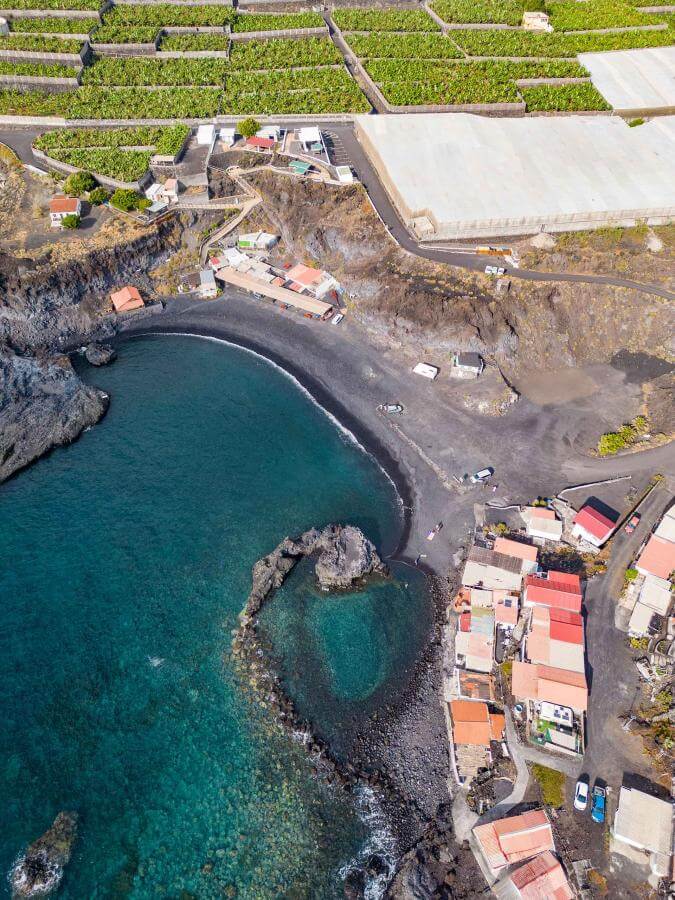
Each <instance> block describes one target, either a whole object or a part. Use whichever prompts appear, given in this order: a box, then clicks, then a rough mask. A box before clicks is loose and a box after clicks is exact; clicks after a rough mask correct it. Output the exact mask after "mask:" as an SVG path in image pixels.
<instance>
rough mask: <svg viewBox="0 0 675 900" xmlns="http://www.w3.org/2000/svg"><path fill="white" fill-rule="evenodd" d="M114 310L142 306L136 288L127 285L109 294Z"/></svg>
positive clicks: (121, 310) (141, 299)
mask: <svg viewBox="0 0 675 900" xmlns="http://www.w3.org/2000/svg"><path fill="white" fill-rule="evenodd" d="M110 299H111V300H112V305H113V308H114V309H115V312H129V311H130V310H132V309H140V308H141V307H142V306H143V298H142V297H141V295H140V294H139V292H138V288H135V287H134V286H133V285H127V286H126V287H123V288H121V289H120V290H119V291H114V292H113V293H112V294H111V295H110Z"/></svg>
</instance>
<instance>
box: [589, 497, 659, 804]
mask: <svg viewBox="0 0 675 900" xmlns="http://www.w3.org/2000/svg"><path fill="white" fill-rule="evenodd" d="M672 500H673V493H672V491H671V489H670V488H669V487H668V484H667V483H665V482H662V483H661V484H659V485H657V487H656V488H654V490H653V491H652V492H651V494H649V496H648V497H647V498H646V499H645V500H644V501H643V503H642V504H641V505H640V507H639V511H640V513H641V515H642V520H641V522H640V524H639V526H638V527H637V529H636V530H635V531H634V532H633V534H632V535H627V534H626V533H625V532H624V531H623V530H622V531H620V532H619V533H618V534H617V536H616V537H615V538H614V541H613V542H612V554H611V557H610V560H609V565H608V567H607V571H606V573H605V574H604V575H603V576H601V577H598V578H594V579H593V580H592V581H591V582H590V584H589V585H588V586H587V588H586V596H585V605H586V615H587V621H586V654H587V668H588V678H589V683H590V689H591V694H590V703H589V711H588V719H587V750H586V754H585V756H584V763H583V771H584V772H586V773H587V774H588V775H589V776H590V778H591V784H593V782H594V781H595V779H596V778H601V779H604V780H605V781H606V782H607V783H608V784H609V785H610V786H611V787H612V788H613V789H614V790H615V791H618V789H619V787H620V786H621V782H622V780H623V775H624V772H629V773H636V774H643V775H649V765H648V764H645V762H644V760H645V757H644V756H643V754H642V741H641V740H640V738H638V737H633V736H632V735H630V734H628V733H626V732H625V731H623V729H622V726H621V723H620V721H619V716H621V715H623V714H625V713H626V712H628V710H629V709H630V707H631V704H632V702H633V699H634V697H635V695H636V691H637V688H638V673H637V669H636V668H635V665H634V663H633V661H632V656H631V653H630V651H629V648H628V646H627V643H626V635H625V634H623V633H622V632H621V631H619V630H618V629H617V628H616V627H615V624H614V613H615V609H616V601H617V598H618V596H619V593H620V591H621V586H622V583H623V576H624V572H625V571H626V568H627V567H628V565H629V564H630V562H631V561H632V559H633V558H634V556H635V554H636V553H637V551H638V549H639V547H640V544H641V543H642V541H643V540H644V539H645V537H646V536H647V535H648V534H649V532H650V531H651V529H652V527H653V526H654V524H655V523H656V522H657V521H658V520H659V518H660V517H661V515H662V514H663V512H664V510H665V509H666V508H667V507H668V506H669V505H670V504H671V503H672Z"/></svg>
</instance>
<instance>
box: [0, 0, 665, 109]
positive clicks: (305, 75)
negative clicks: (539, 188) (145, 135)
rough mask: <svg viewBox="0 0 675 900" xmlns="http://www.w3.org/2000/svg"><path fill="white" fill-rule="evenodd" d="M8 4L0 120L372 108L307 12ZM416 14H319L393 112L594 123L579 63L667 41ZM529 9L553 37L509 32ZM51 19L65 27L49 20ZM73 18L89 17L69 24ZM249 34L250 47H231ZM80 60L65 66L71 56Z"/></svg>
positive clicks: (591, 1) (605, 10)
mask: <svg viewBox="0 0 675 900" xmlns="http://www.w3.org/2000/svg"><path fill="white" fill-rule="evenodd" d="M11 5H12V7H13V8H14V9H16V10H39V12H40V15H39V16H37V17H32V16H31V17H30V18H29V17H27V16H21V15H20V14H17V15H16V16H15V17H13V18H12V19H11V21H10V27H11V31H10V34H9V35H6V36H3V37H0V50H4V51H7V52H5V53H4V54H3V56H2V58H1V61H0V79H2V81H3V82H4V84H5V85H6V88H5V89H4V90H2V89H0V114H18V115H53V116H63V117H66V118H70V119H83V118H84V119H90V118H91V119H96V118H105V119H131V118H134V119H136V118H137V119H153V118H158V119H160V118H161V119H171V118H190V119H195V118H210V117H212V116H215V115H227V114H233V115H239V114H242V115H244V114H265V113H269V114H275V113H276V114H283V113H290V114H294V113H297V114H310V113H339V112H367V111H368V110H369V109H370V105H369V103H368V101H367V100H366V97H365V96H364V94H363V92H362V90H361V88H360V87H359V86H358V84H357V83H356V82H355V81H354V80H353V78H352V77H351V75H350V74H349V71H348V69H347V68H346V67H345V65H344V60H343V57H342V54H341V52H340V50H339V49H338V47H337V46H336V43H334V42H333V41H332V40H331V38H330V37H329V34H328V31H327V30H326V28H325V23H324V20H323V18H322V16H321V15H320V14H319V13H317V12H298V13H284V14H277V13H247V12H246V13H240V12H238V11H237V10H235V9H233V8H232V7H231V6H227V5H225V4H222V5H216V4H210V5H207V6H198V5H195V6H187V5H175V4H170V3H153V4H147V3H145V4H142V3H136V4H128V5H127V4H124V5H122V4H120V5H112V6H110V7H109V8H107V9H104V11H103V12H101V11H100V10H101V9H103V8H102V7H101V6H100V4H99V0H12V4H11ZM430 8H431V9H432V10H433V13H434V15H431V14H430V13H428V12H427V11H426V10H425V9H424V8H422V7H420V8H418V9H410V8H408V9H399V8H396V9H393V8H392V9H381V8H378V9H375V8H362V9H359V8H340V9H337V10H334V11H333V12H332V13H331V17H332V20H333V22H334V24H335V27H336V28H337V29H339V31H340V32H341V33H342V35H343V37H344V40H345V41H346V43H347V45H348V48H349V50H350V51H351V55H353V56H354V57H356V58H358V59H359V60H360V62H361V63H362V65H363V69H364V71H365V72H366V73H367V76H368V77H369V78H370V79H371V80H372V82H373V83H374V84H375V85H376V86H377V89H378V90H379V92H380V94H381V96H382V97H383V98H384V101H385V103H386V104H389V105H391V106H392V107H396V108H406V107H422V106H434V107H436V106H443V107H446V106H450V107H452V106H458V105H460V106H464V105H471V106H474V105H479V106H481V105H485V104H504V103H506V104H517V109H518V110H519V111H520V110H525V109H526V110H527V111H531V112H556V111H558V112H573V111H577V110H606V109H607V108H608V107H607V104H606V103H605V101H604V99H603V98H602V96H601V95H600V94H599V93H598V92H597V91H596V90H595V88H594V87H593V85H592V84H591V83H590V81H589V75H588V72H587V71H586V70H585V69H583V68H582V67H581V66H580V65H579V64H578V63H577V61H576V56H577V54H579V53H582V52H589V51H603V50H616V49H629V48H638V47H658V46H665V45H669V44H672V43H673V16H672V15H670V16H669V15H668V14H658V13H656V14H655V13H645V12H644V11H641V10H640V9H639V8H637V7H636V6H633V5H631V4H629V3H627V2H626V0H585V2H583V3H580V2H576V0H431V2H430ZM533 8H536V9H540V10H542V11H544V10H545V11H546V12H547V13H548V15H549V18H550V21H551V23H552V24H553V27H554V30H553V32H552V33H546V32H533V31H526V30H524V29H522V28H521V27H520V23H521V22H522V17H523V12H524V11H525V9H533ZM57 10H58V11H59V12H66V13H67V12H68V11H71V12H72V13H73V15H63V16H57V15H55V12H56V11H57ZM78 11H87V12H91V13H92V15H91V16H88V17H86V18H83V17H78V16H77V15H75V13H76V12H78ZM441 23H445V24H441ZM463 25H466V26H469V25H471V26H474V27H472V28H469V27H466V28H463V27H462V26H463ZM176 29H181V30H180V31H177V30H176ZM182 29H188V30H187V31H183V30H182ZM204 29H206V30H204ZM287 29H323V35H321V34H320V32H319V34H317V35H311V34H310V35H308V36H305V35H303V36H294V37H289V36H287V35H286V34H281V33H280V32H285V31H286V30H287ZM607 29H610V30H609V31H608V30H607ZM253 32H256V33H259V35H256V36H255V37H254V39H252V40H248V39H242V38H243V36H244V35H249V34H251V35H252V33H253ZM238 35H241V36H242V37H240V38H238ZM338 43H339V41H338ZM111 45H112V46H111ZM134 45H140V46H134ZM341 46H342V45H341ZM83 48H84V50H85V52H84V53H83V57H84V58H85V64H84V65H83V66H79V65H77V63H78V60H77V59H76V58H75V57H76V55H77V54H79V53H80V51H81V50H82V49H83ZM116 48H117V49H116ZM125 50H126V53H124V54H123V51H125ZM45 54H67V56H65V57H62V58H53V57H49V56H46V55H45ZM69 57H70V58H69ZM79 68H81V71H80V73H79V78H80V82H81V86H80V87H78V88H77V89H74V90H73V91H70V92H67V93H60V94H59V93H55V92H53V91H52V89H51V81H50V80H52V79H56V78H63V77H71V78H72V77H73V76H75V75H77V73H78V69H79ZM26 77H30V78H32V79H34V78H39V79H43V81H42V83H41V84H40V88H39V90H38V89H34V90H25V91H19V90H17V89H16V81H17V79H18V80H19V82H20V80H21V79H22V78H26ZM532 80H534V83H532ZM552 80H553V82H552ZM10 82H11V83H10Z"/></svg>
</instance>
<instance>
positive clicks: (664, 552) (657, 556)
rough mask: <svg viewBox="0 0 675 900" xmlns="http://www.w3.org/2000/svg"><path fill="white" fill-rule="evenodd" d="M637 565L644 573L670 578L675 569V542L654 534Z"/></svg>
mask: <svg viewBox="0 0 675 900" xmlns="http://www.w3.org/2000/svg"><path fill="white" fill-rule="evenodd" d="M635 566H636V568H637V569H639V571H640V572H643V573H644V574H648V575H656V577H657V578H669V577H670V574H671V572H673V571H675V544H673V543H671V542H670V541H664V539H663V538H660V537H656V535H652V536H651V537H650V538H649V540H648V541H647V546H646V547H645V549H644V550H643V551H642V553H641V554H640V556H639V558H638V561H637V562H636V564H635Z"/></svg>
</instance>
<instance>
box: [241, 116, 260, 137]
mask: <svg viewBox="0 0 675 900" xmlns="http://www.w3.org/2000/svg"><path fill="white" fill-rule="evenodd" d="M237 131H238V132H239V134H240V135H241V136H242V137H245V138H250V137H253V135H254V134H256V132H258V131H260V122H258V121H257V119H254V118H253V116H249V118H248V119H242V121H241V122H240V123H239V124H238V125H237Z"/></svg>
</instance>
